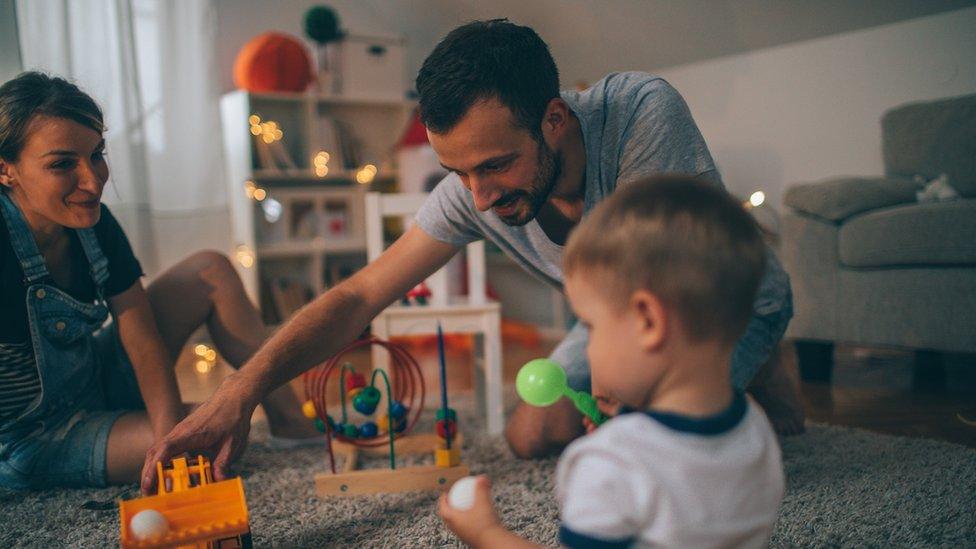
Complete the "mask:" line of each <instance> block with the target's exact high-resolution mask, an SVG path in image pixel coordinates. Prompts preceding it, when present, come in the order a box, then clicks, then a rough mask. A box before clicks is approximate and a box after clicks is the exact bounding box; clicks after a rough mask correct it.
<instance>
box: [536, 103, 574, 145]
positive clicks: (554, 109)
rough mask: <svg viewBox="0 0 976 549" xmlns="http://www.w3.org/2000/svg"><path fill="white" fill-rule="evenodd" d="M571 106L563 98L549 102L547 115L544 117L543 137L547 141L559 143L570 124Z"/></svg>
mask: <svg viewBox="0 0 976 549" xmlns="http://www.w3.org/2000/svg"><path fill="white" fill-rule="evenodd" d="M569 117H570V113H569V105H567V104H566V102H565V101H563V100H562V98H561V97H554V98H552V99H550V100H549V104H548V105H547V106H546V113H545V114H544V115H542V135H543V136H545V137H546V140H547V141H558V140H559V139H560V138H561V137H562V134H563V132H564V131H566V126H567V123H568V122H569Z"/></svg>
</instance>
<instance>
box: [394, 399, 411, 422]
mask: <svg viewBox="0 0 976 549" xmlns="http://www.w3.org/2000/svg"><path fill="white" fill-rule="evenodd" d="M409 411H410V410H409V409H408V408H407V407H406V406H404V405H403V403H402V402H400V401H399V400H394V401H393V402H391V403H390V415H391V416H393V417H394V418H396V419H400V418H402V417H406V415H407V412H409Z"/></svg>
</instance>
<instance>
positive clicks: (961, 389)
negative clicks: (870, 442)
mask: <svg viewBox="0 0 976 549" xmlns="http://www.w3.org/2000/svg"><path fill="white" fill-rule="evenodd" d="M834 360H835V366H834V376H833V381H832V383H831V384H829V385H827V384H822V383H804V384H803V387H802V393H803V398H804V403H805V404H806V410H807V417H808V419H811V420H813V421H820V422H824V423H831V424H835V425H849V426H852V427H861V428H864V429H869V430H872V431H878V432H883V433H891V434H896V435H903V436H912V437H925V438H934V439H940V440H946V441H949V442H955V443H958V444H964V445H966V446H969V447H971V448H976V355H945V356H944V361H945V384H944V387H941V388H938V387H936V388H930V389H917V388H916V387H915V382H914V369H915V368H914V367H915V356H914V353H911V352H908V351H900V350H891V349H865V348H855V347H838V348H837V350H836V352H835V357H834ZM967 420H968V421H970V422H971V423H973V425H967V424H966V421H967Z"/></svg>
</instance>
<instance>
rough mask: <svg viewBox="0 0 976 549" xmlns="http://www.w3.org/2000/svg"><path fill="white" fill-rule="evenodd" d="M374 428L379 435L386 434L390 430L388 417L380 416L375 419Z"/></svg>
mask: <svg viewBox="0 0 976 549" xmlns="http://www.w3.org/2000/svg"><path fill="white" fill-rule="evenodd" d="M376 428H377V429H379V430H380V432H381V433H386V432H388V431H389V430H390V416H388V415H386V414H382V415H380V417H378V418H376Z"/></svg>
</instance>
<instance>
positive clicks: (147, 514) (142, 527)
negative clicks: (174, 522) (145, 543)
mask: <svg viewBox="0 0 976 549" xmlns="http://www.w3.org/2000/svg"><path fill="white" fill-rule="evenodd" d="M129 528H131V529H132V535H133V536H135V538H136V539H139V540H143V539H149V538H154V537H156V536H162V535H165V534H166V533H167V532H169V523H168V522H166V517H164V516H163V514H162V513H160V512H159V511H157V510H155V509H146V510H144V511H139V512H138V513H136V514H135V515H134V516H133V517H132V521H131V522H129Z"/></svg>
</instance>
